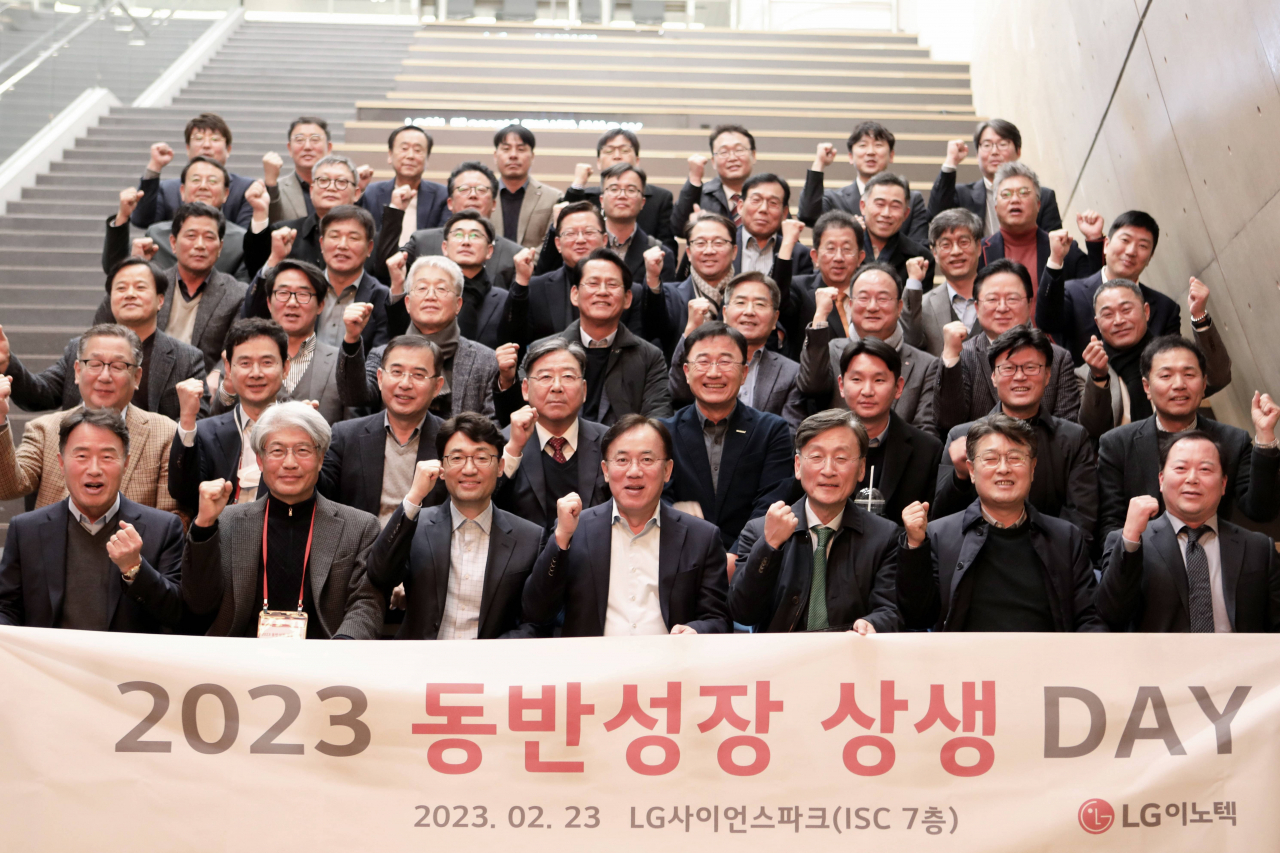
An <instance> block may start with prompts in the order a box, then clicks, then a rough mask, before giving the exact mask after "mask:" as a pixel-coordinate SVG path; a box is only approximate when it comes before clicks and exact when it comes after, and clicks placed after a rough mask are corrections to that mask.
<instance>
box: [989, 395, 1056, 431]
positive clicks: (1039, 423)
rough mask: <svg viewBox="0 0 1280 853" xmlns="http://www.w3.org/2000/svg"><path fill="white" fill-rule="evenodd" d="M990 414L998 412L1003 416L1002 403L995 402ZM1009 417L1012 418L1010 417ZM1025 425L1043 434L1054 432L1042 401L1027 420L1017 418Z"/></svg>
mask: <svg viewBox="0 0 1280 853" xmlns="http://www.w3.org/2000/svg"><path fill="white" fill-rule="evenodd" d="M991 412H992V414H995V413H996V412H999V413H1001V414H1004V413H1005V411H1004V403H1002V402H1000V401H999V400H997V401H996V405H995V408H994V409H992V410H991ZM1010 417H1013V416H1012V415H1010ZM1018 420H1020V421H1022V422H1023V423H1025V424H1030V425H1031V427H1032V428H1033V429H1043V430H1044V431H1045V432H1048V433H1052V432H1053V431H1054V419H1053V415H1051V414H1049V413H1048V412H1046V411H1045V410H1044V401H1043V400H1041V401H1040V408H1039V410H1038V411H1036V413H1035V414H1034V415H1032V416H1031V417H1029V418H1018Z"/></svg>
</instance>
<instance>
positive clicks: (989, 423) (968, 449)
mask: <svg viewBox="0 0 1280 853" xmlns="http://www.w3.org/2000/svg"><path fill="white" fill-rule="evenodd" d="M989 435H1003V436H1004V437H1005V438H1007V439H1009V440H1010V441H1012V442H1014V443H1015V444H1021V445H1022V446H1024V447H1026V448H1027V450H1028V451H1029V452H1030V453H1031V458H1032V459H1034V458H1035V456H1036V431H1035V428H1034V427H1033V426H1031V424H1029V423H1027V422H1026V421H1024V420H1020V419H1019V418H1015V417H1011V416H1009V415H1006V414H1005V413H1004V412H993V413H991V414H989V415H987V416H986V417H985V418H978V420H976V421H974V422H973V424H972V425H970V427H969V433H968V435H966V436H965V442H964V455H965V456H966V457H967V458H968V459H969V460H970V461H973V460H974V459H975V458H977V453H978V442H980V441H982V439H984V438H986V437H987V436H989Z"/></svg>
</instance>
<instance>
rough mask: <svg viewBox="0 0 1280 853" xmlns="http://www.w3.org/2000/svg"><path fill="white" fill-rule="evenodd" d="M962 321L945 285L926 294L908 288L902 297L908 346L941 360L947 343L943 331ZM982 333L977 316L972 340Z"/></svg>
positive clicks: (970, 330) (972, 327)
mask: <svg viewBox="0 0 1280 853" xmlns="http://www.w3.org/2000/svg"><path fill="white" fill-rule="evenodd" d="M959 319H960V317H959V315H957V314H956V309H955V308H954V307H953V306H952V304H951V294H950V293H949V292H948V291H947V285H946V284H945V283H943V284H942V286H940V287H935V288H933V289H932V290H927V291H924V290H917V289H916V288H914V287H912V288H908V289H907V290H905V291H904V292H903V294H902V317H901V322H902V330H903V335H904V337H905V339H906V341H907V343H909V344H911V345H912V346H913V347H915V348H916V349H921V350H924V351H925V352H927V353H929V354H930V355H932V356H935V357H938V358H941V356H942V348H943V343H944V341H943V337H942V327H943V326H945V325H947V324H948V323H952V322H955V321H957V320H959ZM981 329H982V327H981V326H979V325H978V320H977V318H976V316H975V318H974V321H973V325H972V326H971V327H969V336H970V337H972V336H973V335H974V334H976V333H977V332H979V331H981Z"/></svg>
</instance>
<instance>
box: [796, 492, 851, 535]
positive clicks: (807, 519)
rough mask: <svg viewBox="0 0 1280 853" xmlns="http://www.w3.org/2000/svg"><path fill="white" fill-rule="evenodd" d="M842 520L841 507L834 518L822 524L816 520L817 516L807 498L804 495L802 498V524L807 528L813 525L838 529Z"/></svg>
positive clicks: (842, 511)
mask: <svg viewBox="0 0 1280 853" xmlns="http://www.w3.org/2000/svg"><path fill="white" fill-rule="evenodd" d="M843 521H844V510H843V509H842V510H840V513H839V514H838V515H837V516H836V517H835V518H833V519H831V521H830V522H829V523H827V524H823V523H822V522H821V521H819V520H818V516H816V515H814V514H813V507H811V506H809V498H808V497H806V498H805V499H804V524H805V527H806V528H807V529H809V530H812V529H813V528H815V527H830V528H831V529H832V530H839V529H840V523H841V522H843Z"/></svg>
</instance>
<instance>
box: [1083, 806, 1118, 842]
mask: <svg viewBox="0 0 1280 853" xmlns="http://www.w3.org/2000/svg"><path fill="white" fill-rule="evenodd" d="M1115 822H1116V810H1115V809H1113V808H1111V804H1110V803H1108V802H1107V801H1106V800H1097V799H1094V800H1085V801H1084V805H1082V806H1080V828H1081V829H1083V830H1084V831H1085V832H1087V833H1089V834H1090V835H1101V834H1102V833H1104V832H1106V831H1107V830H1108V829H1110V828H1111V824H1113V823H1115Z"/></svg>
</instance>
